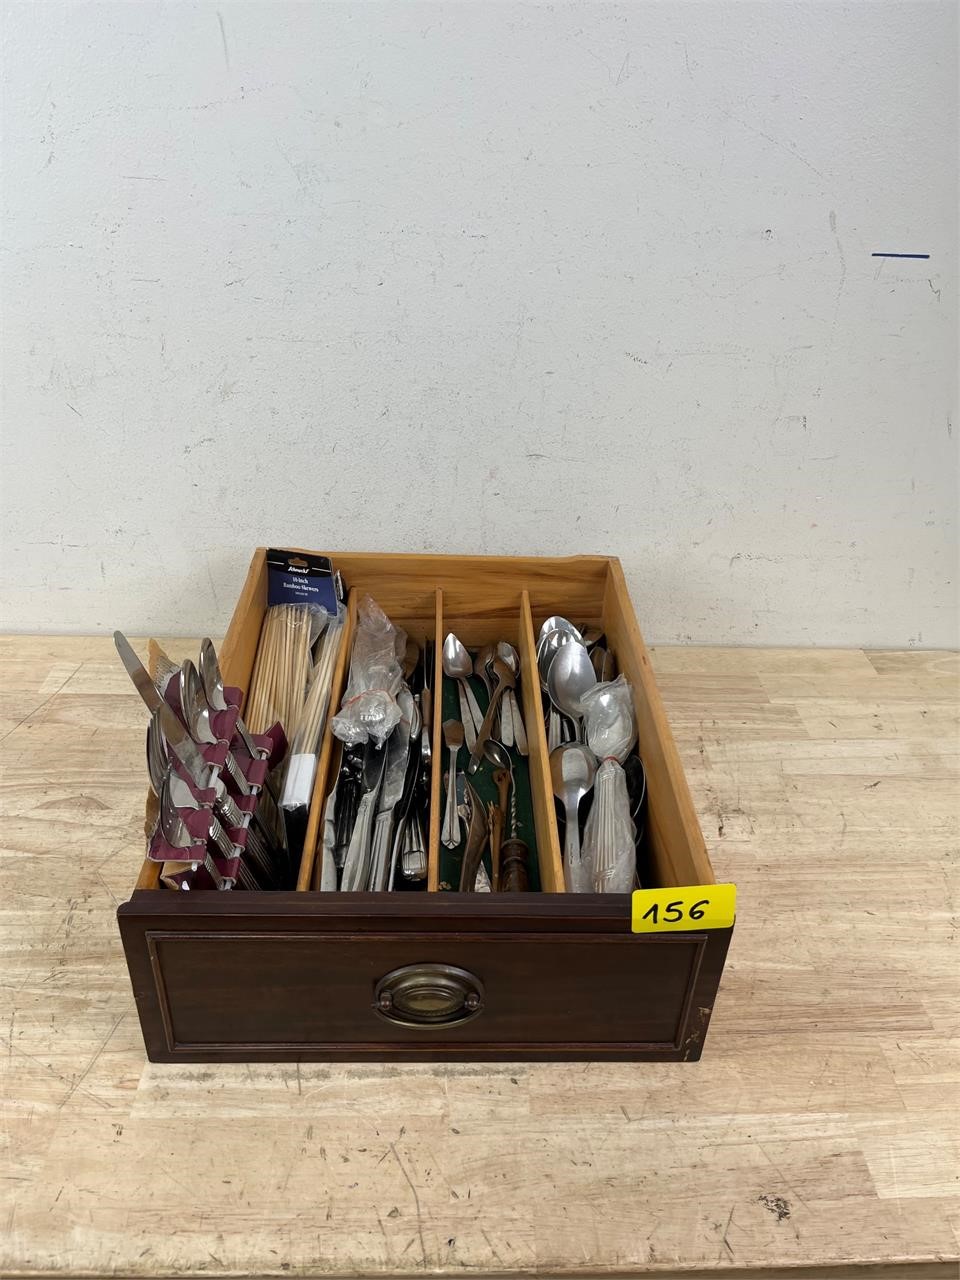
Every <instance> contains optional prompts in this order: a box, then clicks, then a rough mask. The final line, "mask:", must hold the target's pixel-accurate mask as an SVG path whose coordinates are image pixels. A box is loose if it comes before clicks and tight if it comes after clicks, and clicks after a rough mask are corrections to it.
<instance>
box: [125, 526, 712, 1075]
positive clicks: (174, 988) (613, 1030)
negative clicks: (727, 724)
mask: <svg viewBox="0 0 960 1280" xmlns="http://www.w3.org/2000/svg"><path fill="white" fill-rule="evenodd" d="M324 554H328V555H330V556H331V558H332V559H333V561H334V563H335V564H336V566H337V567H338V568H339V569H341V571H342V573H343V576H344V579H345V581H346V583H347V584H348V586H349V588H350V598H349V607H348V618H347V635H346V642H347V643H345V645H344V648H343V650H342V653H341V660H340V662H339V664H338V667H337V670H336V671H335V673H334V687H333V701H334V704H337V703H338V702H339V698H340V695H341V693H342V689H343V686H344V683H345V679H346V667H347V660H348V652H349V641H350V639H351V634H352V629H353V625H354V620H355V617H356V605H357V600H358V598H359V597H360V596H361V595H362V594H364V593H366V592H369V593H370V594H371V595H372V596H373V597H374V598H375V599H376V600H377V602H378V603H379V604H380V605H381V606H382V607H383V608H384V609H385V610H386V612H387V613H388V614H389V615H390V616H391V618H393V619H394V620H395V621H396V622H398V623H399V624H401V625H402V626H404V627H405V628H406V629H407V630H408V631H409V632H410V633H411V634H412V635H414V636H415V637H416V638H418V639H420V640H423V639H424V638H426V637H427V636H431V637H433V636H435V637H436V640H437V645H436V654H437V671H436V673H435V679H436V687H438V688H439V685H440V680H441V678H442V675H441V672H440V669H439V664H440V650H441V647H442V641H443V637H444V635H445V634H446V633H447V632H448V631H450V630H453V631H455V632H456V634H457V635H458V636H460V638H461V639H462V640H463V641H464V642H465V643H466V644H467V645H468V646H471V645H477V644H480V643H484V642H486V641H488V640H493V639H498V638H500V639H510V640H511V641H512V642H513V643H514V644H515V645H516V647H517V649H518V652H519V654H520V660H521V668H522V674H523V677H524V678H523V680H522V695H523V702H524V713H525V714H524V719H525V722H526V725H527V730H528V736H529V739H530V780H531V791H532V799H533V810H534V819H535V825H536V844H537V850H536V855H537V858H538V865H539V872H540V882H541V884H542V885H543V887H544V892H542V893H527V894H490V895H488V894H461V893H451V892H447V891H441V890H440V888H439V884H440V877H439V866H440V860H439V850H440V842H439V835H440V815H441V796H442V778H441V769H442V763H441V762H442V759H443V751H442V744H441V727H440V717H439V716H438V717H436V722H435V724H434V726H433V733H434V743H433V745H434V751H433V777H432V805H431V823H430V827H431V829H430V851H429V857H430V863H429V876H428V882H427V891H426V892H423V893H402V894H401V893H393V894H388V893H383V894H345V893H336V894H334V893H321V892H319V891H318V890H317V888H316V885H317V884H318V883H319V866H318V863H317V858H318V832H319V820H320V815H321V813H322V809H323V805H324V802H325V799H326V796H327V793H328V790H329V788H330V787H331V786H332V785H333V781H334V779H335V776H336V765H337V758H338V747H337V744H336V741H335V740H334V739H333V738H332V736H331V735H330V732H329V727H328V729H327V732H326V734H325V737H324V742H323V747H322V751H321V756H320V763H319V767H318V770H317V778H316V783H315V787H314V794H313V801H312V804H311V811H310V821H309V825H308V829H307V839H306V845H305V848H304V856H303V863H302V866H301V872H300V879H299V884H298V887H297V891H296V892H295V893H243V892H232V893H216V892H207V893H194V894H185V893H180V894H178V893H174V892H171V891H169V890H166V889H163V888H162V887H160V886H159V885H158V880H157V868H156V867H155V866H154V865H152V864H150V863H145V864H144V867H143V869H142V871H141V874H140V879H139V880H138V882H137V886H136V888H135V890H134V891H133V893H132V895H131V897H130V900H129V902H126V903H124V904H123V905H122V906H121V907H120V908H119V911H118V919H119V923H120V932H121V935H122V938H123V945H124V950H125V952H126V956H127V963H128V966H129V969H130V977H131V981H132V983H133V990H134V995H135V997H136V1001H137V1007H138V1010H139V1014H140V1021H141V1025H142V1028H143V1035H144V1041H145V1043H146V1047H147V1052H148V1054H149V1056H150V1058H151V1060H153V1061H157V1062H177V1061H183V1062H203V1061H255V1060H259V1061H281V1060H290V1061H293V1060H300V1061H324V1060H337V1059H340V1060H347V1061H351V1060H352V1061H361V1060H374V1061H377V1060H380V1061H387V1060H396V1061H424V1060H427V1061H430V1060H470V1059H498V1060H504V1059H523V1058H526V1059H534V1058H570V1059H603V1058H607V1059H633V1060H659V1061H663V1060H684V1061H688V1060H693V1059H696V1058H699V1056H700V1054H701V1051H702V1048H703V1041H704V1036H705V1034H706V1029H707V1024H708V1022H709V1019H710V1014H711V1011H712V1008H713V1002H714V999H715V996H716V992H717V987H718V984H719V981H720V974H721V971H722V969H723V962H724V958H725V956H726V951H727V947H728V945H729V941H730V935H731V933H732V929H713V930H709V931H704V932H692V931H691V932H676V933H665V934H633V933H632V932H631V928H630V899H629V896H628V895H613V894H611V895H595V894H567V893H565V892H564V890H563V875H562V868H561V859H560V843H559V838H558V832H557V821H556V816H555V811H554V802H553V797H552V790H551V787H550V780H549V764H548V753H547V744H546V736H545V733H544V731H543V721H542V715H541V712H540V693H539V682H538V680H537V678H536V674H535V663H536V656H535V644H534V637H535V634H536V632H537V630H538V629H539V626H540V623H541V622H542V621H543V619H544V618H547V617H549V616H550V615H551V614H557V613H559V614H564V615H566V616H569V617H574V618H576V619H578V620H580V621H583V622H589V623H595V624H597V625H599V626H601V627H602V628H603V630H604V631H605V632H606V635H607V638H608V642H609V644H610V647H611V648H612V649H613V651H614V652H615V654H616V656H617V660H618V663H619V665H620V668H621V670H622V671H623V672H624V673H625V674H626V676H627V678H628V679H629V680H630V683H631V685H632V687H633V691H634V701H635V707H636V714H637V723H638V727H639V736H640V749H641V754H642V756H643V761H644V765H645V768H646V772H647V787H648V819H647V826H648V838H647V844H648V854H649V864H650V882H649V885H648V886H647V887H652V886H653V885H658V886H664V887H666V886H672V885H699V884H711V883H713V882H714V875H713V871H712V868H711V866H710V862H709V859H708V857H707V853H706V849H705V847H704V843H703V838H702V835H701V833H700V829H699V827H698V825H697V820H696V816H695V813H694V809H693V804H692V801H691V799H690V794H689V791H688V788H687V783H686V779H685V778H684V775H683V770H682V768H681V765H680V761H679V757H678V755H677V751H676V747H675V745H674V742H673V738H672V736H671V734H670V730H669V727H668V725H667V722H666V719H665V716H664V713H663V708H662V706H661V702H660V697H659V694H658V692H657V689H656V684H655V682H654V679H653V675H652V672H651V669H650V663H649V658H648V655H647V651H646V648H645V646H644V643H643V638H642V636H641V634H640V630H639V627H638V625H637V622H636V619H635V617H634V615H633V611H632V607H631V605H630V600H629V596H628V594H627V590H626V586H625V583H624V579H623V573H622V570H621V567H620V563H619V561H618V560H616V559H612V558H607V557H601V556H578V557H571V558H565V559H546V558H544V559H528V558H487V557H483V558H481V557H454V556H405V555H365V554H353V553H349V554H345V553H342V552H325V553H324ZM266 577H267V573H266V559H265V552H264V551H263V550H262V549H261V550H259V551H258V552H257V553H256V554H255V556H254V558H253V561H252V564H251V566H250V571H249V573H248V575H247V581H246V583H245V585H244V588H243V591H242V593H241V595H240V599H239V601H238V603H237V607H236V609H235V611H234V615H233V619H232V621H231V624H230V628H229V631H228V633H227V637H226V639H225V641H224V644H223V647H222V651H221V663H222V666H223V669H224V675H225V677H226V679H227V683H229V684H234V685H239V686H240V687H241V688H246V687H247V685H248V683H249V678H250V672H251V669H252V666H253V660H254V656H255V653H256V647H257V641H258V638H259V634H260V626H261V622H262V619H263V614H264V610H265V608H266ZM411 974H412V975H413V976H412V978H411V979H410V981H411V982H415V983H416V984H417V985H416V989H417V991H420V990H423V989H427V988H429V989H434V988H435V989H436V990H437V991H439V992H441V993H442V992H446V991H448V990H455V991H456V992H459V993H463V992H466V993H468V995H469V998H468V999H466V1000H465V1002H461V1003H462V1008H461V1010H460V1014H459V1016H458V1019H457V1021H455V1022H437V1023H436V1024H433V1025H429V1026H422V1025H406V1023H405V1022H404V1021H402V1020H401V1021H398V1020H397V1008H398V1006H396V1005H394V1006H393V1007H391V1008H390V1009H389V1012H387V1010H386V1008H385V1007H381V1006H383V1002H384V1001H385V1000H388V999H389V997H386V996H384V991H385V990H386V989H387V988H389V989H390V991H392V992H396V991H398V990H400V989H401V988H403V984H404V983H405V982H407V979H408V977H409V976H410V975H411ZM404 989H405V988H404Z"/></svg>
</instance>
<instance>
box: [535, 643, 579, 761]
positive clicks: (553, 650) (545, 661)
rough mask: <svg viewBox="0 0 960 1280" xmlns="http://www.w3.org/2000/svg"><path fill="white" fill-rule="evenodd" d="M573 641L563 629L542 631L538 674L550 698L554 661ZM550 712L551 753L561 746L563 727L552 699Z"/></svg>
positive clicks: (543, 688) (548, 732)
mask: <svg viewBox="0 0 960 1280" xmlns="http://www.w3.org/2000/svg"><path fill="white" fill-rule="evenodd" d="M556 621H557V619H556V618H548V619H547V622H556ZM560 621H561V622H562V621H564V619H562V618H561V619H560ZM567 625H568V627H569V626H570V625H571V624H569V623H568V624H567ZM545 626H546V623H544V627H545ZM574 630H575V628H574ZM573 640H576V636H575V635H573V634H571V631H570V630H564V629H563V628H562V627H554V628H553V629H552V630H550V631H544V630H543V628H541V630H540V639H539V640H538V641H537V672H538V674H539V676H540V688H541V689H542V690H543V692H544V693H545V694H547V696H548V697H549V694H550V687H549V685H548V684H547V679H548V677H549V675H550V668H551V666H552V665H553V660H554V658H555V657H556V656H557V654H558V653H559V651H560V650H561V649H562V648H563V646H564V645H567V644H570V642H571V641H573ZM548 711H549V715H548V721H547V747H548V748H549V750H550V751H553V749H554V748H555V747H558V746H559V745H560V742H561V738H562V725H561V722H560V715H559V712H558V711H557V709H556V707H555V706H554V704H553V701H552V699H551V700H550V702H549V704H548Z"/></svg>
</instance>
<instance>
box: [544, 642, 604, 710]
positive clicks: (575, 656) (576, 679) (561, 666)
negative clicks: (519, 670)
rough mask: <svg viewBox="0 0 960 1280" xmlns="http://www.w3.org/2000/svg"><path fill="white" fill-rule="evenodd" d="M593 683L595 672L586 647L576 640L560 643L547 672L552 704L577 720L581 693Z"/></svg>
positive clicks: (595, 676) (595, 678)
mask: <svg viewBox="0 0 960 1280" xmlns="http://www.w3.org/2000/svg"><path fill="white" fill-rule="evenodd" d="M596 683H597V673H596V672H595V671H594V669H593V663H592V662H591V661H590V655H589V653H587V650H586V647H585V646H584V645H582V644H580V642H579V641H578V640H571V641H570V642H569V643H568V644H565V645H563V646H562V647H561V648H560V649H559V650H558V652H557V654H556V657H555V658H554V660H553V661H552V662H551V664H550V670H549V673H548V675H547V692H548V693H549V695H550V701H551V702H552V703H553V704H554V706H556V707H557V709H558V710H560V711H562V712H563V713H564V715H567V716H570V717H571V718H572V719H573V720H574V721H576V722H577V723H579V721H580V720H581V718H582V717H583V706H582V698H583V695H584V694H585V693H587V692H588V691H589V690H590V689H592V688H593V687H594V685H595V684H596Z"/></svg>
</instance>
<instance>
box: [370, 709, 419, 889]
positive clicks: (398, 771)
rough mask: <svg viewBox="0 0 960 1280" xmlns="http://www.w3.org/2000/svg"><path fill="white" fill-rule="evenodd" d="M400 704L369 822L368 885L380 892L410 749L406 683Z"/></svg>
mask: <svg viewBox="0 0 960 1280" xmlns="http://www.w3.org/2000/svg"><path fill="white" fill-rule="evenodd" d="M397 703H398V705H399V707H400V711H401V718H400V723H399V724H398V725H397V726H396V727H395V728H394V730H393V733H391V735H390V737H389V738H388V739H387V759H386V763H385V765H384V772H383V784H382V786H381V787H380V796H379V799H378V800H377V816H376V821H375V822H374V826H373V842H372V849H371V857H370V861H371V871H370V885H369V888H370V890H371V891H372V892H373V893H382V892H383V891H384V890H385V889H386V887H387V877H388V874H389V872H390V861H391V860H390V835H391V831H392V828H393V811H394V809H395V808H396V807H397V805H398V804H399V803H400V799H401V797H402V796H403V785H404V782H405V781H406V777H407V759H408V755H409V751H410V729H411V725H412V721H413V695H412V694H411V692H410V690H409V689H408V688H407V686H406V685H401V686H400V689H399V691H398V693H397Z"/></svg>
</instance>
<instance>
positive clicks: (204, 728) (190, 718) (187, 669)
mask: <svg viewBox="0 0 960 1280" xmlns="http://www.w3.org/2000/svg"><path fill="white" fill-rule="evenodd" d="M180 710H181V712H182V714H183V718H184V720H185V721H186V724H187V728H188V729H189V730H190V734H191V736H192V737H193V740H194V741H195V742H205V743H207V744H210V745H212V744H214V743H217V742H219V741H220V739H219V738H218V737H217V735H216V734H215V733H214V731H213V725H212V723H211V721H210V707H209V706H208V704H207V699H206V697H205V696H204V692H203V685H202V684H201V683H200V676H199V673H198V672H197V668H196V667H195V666H194V665H193V663H192V662H191V661H190V659H189V658H186V659H184V661H183V663H182V664H181V666H180ZM223 767H224V770H225V772H226V773H228V774H229V775H230V778H231V779H232V781H233V783H234V785H235V786H236V788H237V790H238V791H239V792H240V794H241V795H244V796H248V795H250V783H249V782H247V780H246V778H245V777H244V776H243V770H242V769H241V768H240V766H239V764H237V760H236V757H235V756H234V754H233V752H232V751H231V750H230V749H229V748H228V749H227V754H226V757H225V759H224V762H223Z"/></svg>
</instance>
